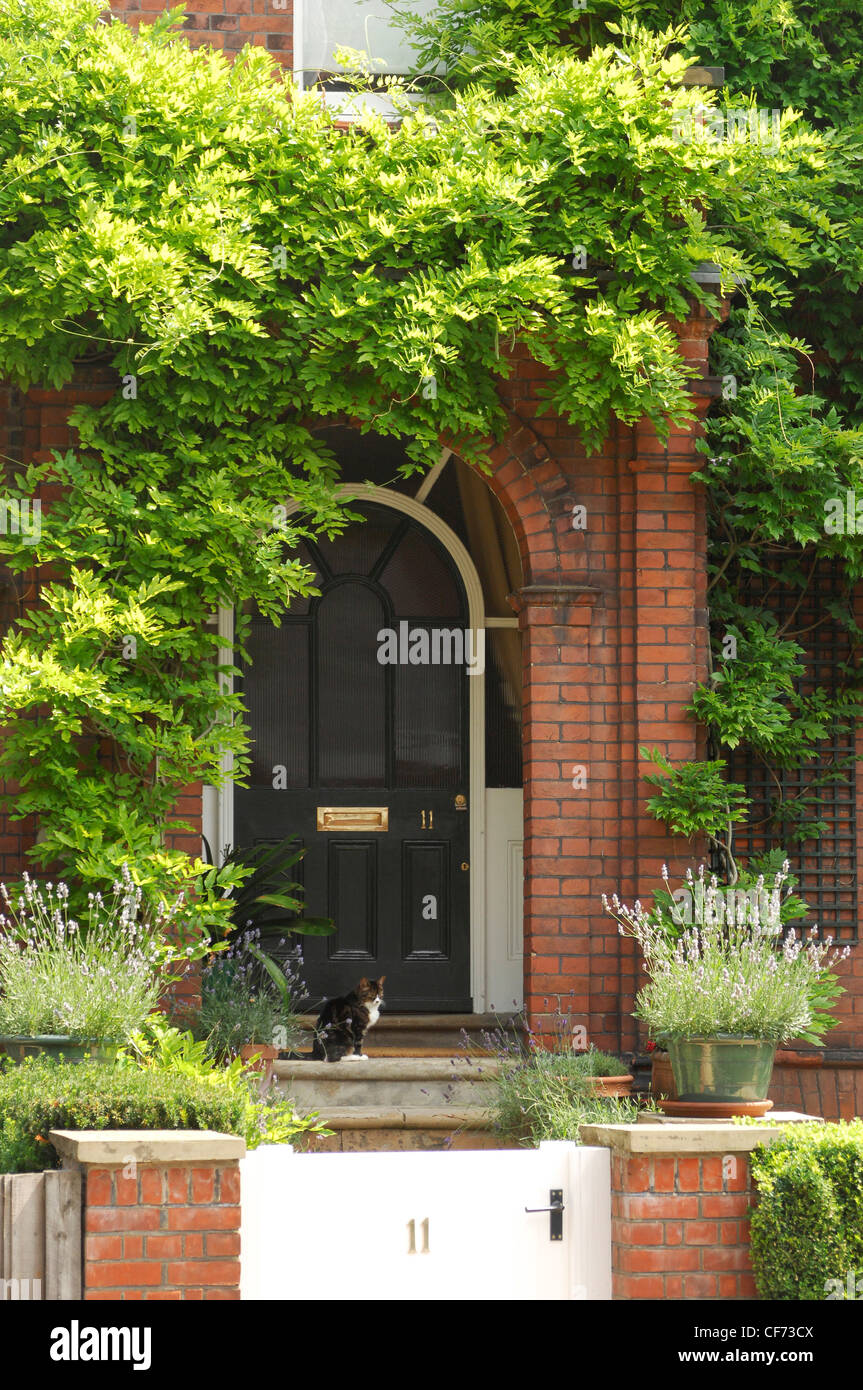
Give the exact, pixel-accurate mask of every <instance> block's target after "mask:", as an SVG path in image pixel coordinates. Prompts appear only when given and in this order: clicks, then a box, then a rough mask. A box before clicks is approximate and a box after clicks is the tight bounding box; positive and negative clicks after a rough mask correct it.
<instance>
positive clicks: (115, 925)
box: [0, 865, 167, 1043]
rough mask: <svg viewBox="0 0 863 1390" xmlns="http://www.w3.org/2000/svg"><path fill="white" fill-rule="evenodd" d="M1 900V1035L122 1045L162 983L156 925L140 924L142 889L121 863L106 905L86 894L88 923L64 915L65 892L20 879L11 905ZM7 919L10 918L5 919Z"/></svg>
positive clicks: (3, 891) (1, 891)
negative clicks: (3, 904) (46, 1036)
mask: <svg viewBox="0 0 863 1390" xmlns="http://www.w3.org/2000/svg"><path fill="white" fill-rule="evenodd" d="M0 895H2V898H3V902H4V903H5V905H6V909H7V912H6V913H4V914H2V915H0V1034H6V1035H26V1036H29V1037H34V1036H39V1035H43V1036H44V1035H54V1036H63V1037H69V1038H72V1039H74V1040H76V1041H82V1042H111V1043H114V1042H125V1041H126V1039H127V1038H128V1037H129V1036H130V1034H131V1033H132V1032H134V1030H135V1029H136V1028H140V1027H141V1025H142V1024H143V1022H144V1020H145V1019H146V1017H147V1015H148V1014H149V1013H151V1012H152V1010H153V1009H155V1007H156V1005H157V1004H158V1002H159V998H160V995H161V992H162V990H163V988H164V987H165V984H166V979H165V977H164V976H163V974H162V973H161V971H160V969H159V966H160V964H161V963H162V961H163V959H164V956H165V951H164V940H163V937H162V933H161V928H162V927H163V926H165V925H166V923H167V918H164V919H160V922H159V923H158V924H157V925H155V926H149V925H146V924H144V923H142V922H141V920H140V908H141V892H140V889H138V888H137V887H136V886H135V885H134V883H133V882H132V879H131V876H130V874H129V870H128V869H127V868H126V867H125V865H124V866H123V870H122V874H121V879H120V880H119V881H117V882H115V883H114V886H113V894H112V896H111V897H110V898H109V899H108V901H105V899H103V897H102V894H101V893H90V894H89V895H88V902H89V910H88V914H87V919H86V921H82V922H81V923H79V922H78V921H77V920H76V919H75V918H74V917H72V916H70V914H69V889H68V887H67V886H66V884H65V883H58V884H57V887H56V889H55V888H54V886H53V884H51V883H48V884H46V885H45V889H44V892H43V890H42V889H41V888H40V887H39V886H38V885H37V884H36V883H34V882H33V880H32V879H31V878H30V877H29V875H28V874H26V873H25V874H24V882H23V888H22V891H21V894H20V896H19V897H18V898H17V900H16V901H15V902H14V904H13V901H12V898H11V896H10V893H9V891H8V889H7V887H6V885H5V884H0ZM7 914H8V915H7Z"/></svg>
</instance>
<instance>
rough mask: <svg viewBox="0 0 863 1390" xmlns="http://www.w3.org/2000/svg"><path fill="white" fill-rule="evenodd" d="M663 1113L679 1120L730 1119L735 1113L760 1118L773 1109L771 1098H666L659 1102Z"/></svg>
mask: <svg viewBox="0 0 863 1390" xmlns="http://www.w3.org/2000/svg"><path fill="white" fill-rule="evenodd" d="M659 1108H660V1110H661V1111H662V1113H663V1115H669V1116H671V1117H672V1118H674V1117H676V1118H677V1119H679V1120H732V1119H733V1118H734V1116H735V1115H748V1116H749V1117H750V1119H756V1120H760V1119H761V1116H762V1115H766V1114H767V1112H768V1111H769V1110H772V1109H773V1101H772V1100H726V1101H709V1100H666V1099H662V1100H661V1101H660V1102H659Z"/></svg>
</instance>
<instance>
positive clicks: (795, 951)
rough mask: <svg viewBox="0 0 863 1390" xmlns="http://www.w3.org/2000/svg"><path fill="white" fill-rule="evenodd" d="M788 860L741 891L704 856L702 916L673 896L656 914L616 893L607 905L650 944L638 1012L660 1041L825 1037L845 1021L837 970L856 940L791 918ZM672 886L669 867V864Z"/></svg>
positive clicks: (695, 884)
mask: <svg viewBox="0 0 863 1390" xmlns="http://www.w3.org/2000/svg"><path fill="white" fill-rule="evenodd" d="M788 876H789V864H788V861H787V860H786V862H785V863H784V864H783V866H782V868H781V870H780V871H779V872H778V873H776V875H775V876H774V880H773V884H772V886H771V887H769V888H768V887H766V885H765V880H764V877H763V875H762V876H760V877H759V878H758V880H757V882H756V885H755V891H754V892H750V893H745V894H740V895H736V894H733V893H729V892H728V891H727V890H726V889H725V888H724V886H721V885H720V884H719V881H718V879H717V877H716V875H711V874H709V873H708V871H707V870H706V868H705V866H704V865H703V864H702V865H701V866H700V868H699V870H698V876H697V877H696V876H695V875H693V873H692V870H691V869H690V870H688V871H687V876H686V878H687V884H688V888H689V892H690V901H691V904H692V913H691V916H692V921H691V922H684V921H683V920H682V919H681V914H680V913H679V912H677V911H675V910H674V909H671V910H669V909H668V908H667V907H666V906H665V905H664V904H661V905H659V906H655V907H654V908H653V910H652V911H650V912H648V911H647V910H646V909H645V908H644V907H643V906H642V904H641V903H640V902H636V903H635V904H634V906H633V907H628V906H627V905H626V904H625V903H622V902H621V901H620V899H619V898H618V896H617V894H616V893H615V894H614V896H613V897H612V899H611V903H609V901H608V898H607V897H606V895H605V894H603V896H602V904H603V907H604V908H605V910H606V912H609V913H610V914H611V916H612V917H614V919H615V920H616V922H617V923H618V929H619V931H620V934H621V936H630V937H632V938H633V939H634V940H635V941H637V942H638V945H639V946H640V948H641V952H642V955H643V957H644V964H643V969H644V970H645V971H646V973H647V974H648V975H649V976H650V979H649V982H648V983H647V984H646V985H645V986H644V988H643V989H642V990H640V991H639V993H638V997H637V1000H636V1007H635V1009H634V1011H633V1012H634V1015H635V1017H636V1018H640V1019H641V1020H642V1021H643V1022H644V1023H645V1024H646V1025H647V1027H648V1029H649V1031H650V1034H651V1036H652V1037H654V1038H656V1039H658V1040H666V1039H672V1038H703V1037H716V1036H718V1035H733V1036H738V1037H747V1038H763V1039H765V1040H773V1041H775V1042H776V1043H782V1042H787V1041H788V1040H789V1039H790V1038H804V1039H806V1040H807V1041H809V1042H813V1043H816V1044H817V1043H820V1042H821V1040H822V1037H823V1034H824V1033H825V1032H826V1031H827V1030H828V1029H829V1028H831V1027H834V1026H835V1022H836V1020H835V1019H834V1018H832V1017H831V1015H830V1012H829V1010H830V1008H831V1007H832V1005H833V1004H834V1003H835V1000H836V998H837V996H838V995H839V994H841V993H842V992H843V991H842V986H841V985H840V984H839V982H838V980H837V979H836V976H835V975H834V974H833V966H834V965H835V964H836V963H837V961H839V960H842V959H845V958H846V957H847V956H848V955H849V954H850V948H849V947H845V948H844V949H842V950H838V949H833V938H832V936H828V937H826V938H825V939H824V940H823V941H822V940H818V928H817V926H813V927H811V928H810V929H809V932H808V939H807V938H806V937H804V934H803V930H802V929H799V928H795V927H786V926H785V925H783V922H782V903H783V886H784V884H785V883H786V881H787V879H788ZM663 880H664V882H665V884H666V888H668V870H667V869H666V868H663Z"/></svg>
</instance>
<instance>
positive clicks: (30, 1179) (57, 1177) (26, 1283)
mask: <svg viewBox="0 0 863 1390" xmlns="http://www.w3.org/2000/svg"><path fill="white" fill-rule="evenodd" d="M81 1252H82V1224H81V1175H80V1173H78V1172H75V1171H68V1172H66V1171H63V1172H46V1173H3V1174H2V1175H0V1300H3V1301H7V1300H18V1299H35V1300H46V1299H51V1300H57V1299H66V1298H70V1299H79V1298H80V1297H81Z"/></svg>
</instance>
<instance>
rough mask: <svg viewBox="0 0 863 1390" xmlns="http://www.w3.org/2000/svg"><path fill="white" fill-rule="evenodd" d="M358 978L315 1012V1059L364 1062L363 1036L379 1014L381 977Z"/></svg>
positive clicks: (313, 1047)
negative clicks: (355, 985)
mask: <svg viewBox="0 0 863 1390" xmlns="http://www.w3.org/2000/svg"><path fill="white" fill-rule="evenodd" d="M385 979H386V975H381V977H380V979H379V980H367V979H366V978H365V976H363V978H362V979H361V980H360V982H359V984H358V985H357V987H356V989H352V990H351V991H350V993H348V994H343V995H340V996H339V997H338V998H336V999H328V1000H327V1002H326V1004H325V1005H324V1007H323V1008H322V1009H321V1012H320V1014H319V1015H318V1021H317V1024H316V1025H315V1041H314V1044H313V1046H312V1059H313V1060H314V1061H316V1062H323V1061H327V1062H340V1061H345V1062H367V1061H368V1057H367V1055H366V1053H364V1052H363V1040H364V1038H365V1036H366V1033H367V1032H368V1030H369V1029H370V1028H373V1027H374V1025H375V1024H376V1023H377V1021H378V1019H379V1018H380V1014H381V1009H382V1007H383V1002H384V980H385Z"/></svg>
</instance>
